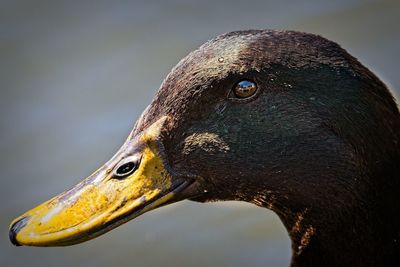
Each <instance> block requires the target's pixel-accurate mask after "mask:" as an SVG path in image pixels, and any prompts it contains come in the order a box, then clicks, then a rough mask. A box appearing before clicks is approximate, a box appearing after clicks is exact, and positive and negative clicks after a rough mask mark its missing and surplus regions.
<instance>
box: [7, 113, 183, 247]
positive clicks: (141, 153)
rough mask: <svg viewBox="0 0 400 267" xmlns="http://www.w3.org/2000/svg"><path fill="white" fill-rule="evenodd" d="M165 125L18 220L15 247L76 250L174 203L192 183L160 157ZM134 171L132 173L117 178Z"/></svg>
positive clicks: (156, 125) (13, 238)
mask: <svg viewBox="0 0 400 267" xmlns="http://www.w3.org/2000/svg"><path fill="white" fill-rule="evenodd" d="M164 120H165V118H162V119H160V120H159V121H157V122H156V123H154V124H153V125H152V126H151V127H149V128H148V130H147V131H146V132H145V133H144V134H143V135H142V136H141V137H140V138H138V140H133V141H132V140H129V139H128V141H127V143H125V145H124V146H123V147H122V148H121V149H120V151H118V153H117V154H116V155H115V156H114V157H113V158H112V159H111V160H110V161H109V162H108V163H106V164H105V165H104V166H103V167H101V168H100V169H99V170H97V171H96V172H95V173H93V174H92V175H91V176H89V177H88V178H86V179H85V180H83V181H82V182H81V183H79V184H78V185H76V186H75V187H74V188H72V189H71V190H69V191H66V192H64V193H62V194H60V195H58V196H56V197H54V198H53V199H51V200H49V201H47V202H45V203H43V204H41V205H39V206H38V207H36V208H34V209H32V210H30V211H28V212H27V213H25V214H23V215H22V216H20V217H19V218H17V219H16V220H14V221H13V222H12V224H11V226H10V239H11V241H12V242H13V243H14V244H15V245H29V246H65V245H72V244H76V243H80V242H83V241H86V240H89V239H92V238H94V237H97V236H99V235H101V234H103V233H105V232H108V231H109V230H111V229H113V228H115V227H117V226H118V225H121V224H123V223H125V222H127V221H128V220H131V219H133V218H135V217H137V216H139V215H141V214H143V213H145V212H147V211H149V210H152V209H154V208H156V207H158V206H160V205H163V204H167V203H172V202H174V201H175V197H176V194H177V192H179V191H181V190H182V189H184V188H186V187H187V186H188V184H189V183H188V182H187V181H180V182H179V181H173V179H172V177H171V175H170V174H169V172H168V171H167V169H166V167H165V163H164V161H163V159H162V158H161V157H160V156H159V155H160V147H159V144H158V143H157V137H158V135H159V132H160V129H161V127H162V124H163V121H164ZM132 143H134V144H132ZM138 147H140V148H139V149H138ZM133 148H134V149H133ZM132 164H136V166H132ZM133 167H135V169H134V170H133V172H132V173H129V172H128V173H127V174H126V175H125V176H124V175H122V176H121V175H118V171H120V172H124V171H129V168H131V169H132V168H133ZM116 174H117V175H116Z"/></svg>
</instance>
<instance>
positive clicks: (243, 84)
mask: <svg viewBox="0 0 400 267" xmlns="http://www.w3.org/2000/svg"><path fill="white" fill-rule="evenodd" d="M256 92H257V85H256V83H255V82H252V81H249V80H243V81H240V82H238V83H237V84H236V85H235V87H234V88H233V93H234V94H235V96H236V97H237V98H247V97H250V96H252V95H254V94H255V93H256Z"/></svg>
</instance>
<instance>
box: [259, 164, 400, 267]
mask: <svg viewBox="0 0 400 267" xmlns="http://www.w3.org/2000/svg"><path fill="white" fill-rule="evenodd" d="M394 175H395V176H396V177H387V181H395V183H390V184H388V185H379V184H375V185H374V188H373V190H371V191H370V192H369V195H368V197H360V198H356V199H353V201H355V202H354V203H352V204H351V205H348V203H344V205H333V206H334V207H329V208H327V207H322V208H321V207H319V208H318V205H315V206H312V207H311V206H309V207H303V208H300V209H299V208H298V205H297V206H296V207H297V208H295V207H290V208H289V209H287V208H284V209H281V210H279V211H276V212H277V213H278V215H279V217H280V218H281V220H282V221H283V223H284V225H285V227H286V229H287V231H288V233H289V236H290V238H291V241H292V251H293V254H292V264H291V266H292V267H303V266H391V265H393V264H392V263H393V262H395V260H396V259H397V258H398V255H400V215H399V211H400V204H399V201H398V196H399V194H400V190H399V188H400V187H399V182H398V181H399V178H400V177H399V172H396V173H395V174H394ZM380 180H382V179H380ZM385 180H386V179H385ZM357 201H358V202H357ZM267 207H268V206H267Z"/></svg>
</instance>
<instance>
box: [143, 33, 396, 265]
mask: <svg viewBox="0 0 400 267" xmlns="http://www.w3.org/2000/svg"><path fill="white" fill-rule="evenodd" d="M219 58H223V59H224V60H223V62H222V63H221V62H219V61H218V59H219ZM220 61H221V60H220ZM245 78H248V79H252V80H254V81H256V82H257V84H258V87H259V90H261V92H260V95H259V96H258V97H257V98H256V99H252V101H251V102H248V103H242V102H240V101H232V100H231V101H230V100H229V99H227V96H228V94H229V92H230V90H231V88H232V87H233V86H234V85H235V83H237V82H238V81H240V80H241V79H245ZM159 114H171V115H170V116H171V118H173V120H172V122H171V123H170V124H169V125H168V126H169V127H168V129H165V132H166V135H167V137H166V140H165V146H166V150H167V152H166V154H167V155H168V156H169V160H170V164H171V166H173V167H174V169H175V171H176V172H178V173H186V172H187V171H188V170H190V174H191V175H195V176H199V177H203V178H204V181H202V182H201V185H202V186H204V187H205V188H207V190H208V191H209V193H208V194H207V195H205V196H201V197H200V198H199V199H198V200H199V201H208V200H243V201H248V202H252V203H255V204H256V205H259V206H263V207H267V208H270V209H272V210H274V211H275V212H276V213H277V214H278V215H279V217H280V218H281V219H282V221H283V223H284V224H285V226H286V228H287V230H288V232H289V235H290V237H291V239H292V244H293V246H292V247H293V265H294V266H383V265H384V264H383V263H386V264H389V263H390V262H391V261H393V260H394V258H395V256H396V255H400V254H399V253H400V245H399V242H400V215H399V212H400V204H399V203H400V201H398V196H399V195H400V186H399V184H400V177H399V166H400V148H399V140H400V116H399V111H398V109H397V106H396V104H395V102H394V101H393V97H392V96H391V95H390V93H389V91H388V90H387V88H386V86H385V85H384V84H383V83H382V82H381V81H380V80H379V79H378V78H377V77H376V76H375V75H374V74H373V73H371V72H370V71H369V70H368V69H367V68H365V67H364V66H362V65H361V64H360V63H359V62H358V61H357V60H356V59H355V58H354V57H352V56H351V55H349V54H348V53H347V52H346V51H345V50H343V49H342V48H340V46H339V45H337V44H336V43H334V42H331V41H328V40H326V39H324V38H322V37H320V36H316V35H312V34H306V33H299V32H292V31H240V32H231V33H228V34H224V35H221V36H219V37H217V38H216V39H214V40H211V41H209V42H207V43H206V44H204V45H203V46H201V47H200V48H199V49H198V50H196V51H194V52H192V53H191V54H189V55H188V56H187V57H186V58H185V59H183V60H182V61H181V62H180V63H179V64H178V65H177V66H176V67H175V68H174V69H173V71H172V72H171V73H170V74H169V75H168V77H167V78H166V80H165V81H164V83H163V84H162V86H161V89H160V91H159V92H158V94H157V96H156V97H155V99H154V101H153V103H152V104H151V105H150V108H149V109H148V111H147V112H146V113H145V115H144V118H143V119H142V120H141V122H140V123H138V124H137V125H136V127H135V129H136V131H137V132H140V131H141V130H142V129H144V128H146V126H147V125H149V124H151V123H152V122H153V121H154V120H155V118H157V117H158V116H159ZM205 132H206V133H212V134H215V135H216V136H218V137H219V139H220V140H222V141H223V143H224V146H227V147H229V150H228V151H225V150H224V149H221V147H219V146H218V145H215V144H212V143H211V144H210V143H209V142H206V141H205V140H201V141H200V140H196V139H194V140H189V141H191V142H188V136H192V135H193V134H196V133H205Z"/></svg>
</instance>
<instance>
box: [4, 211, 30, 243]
mask: <svg viewBox="0 0 400 267" xmlns="http://www.w3.org/2000/svg"><path fill="white" fill-rule="evenodd" d="M28 219H29V217H23V218H21V219H19V220H18V221H16V222H14V223H12V224H11V226H10V231H9V233H8V236H9V238H10V241H11V243H12V244H13V245H14V246H17V247H19V246H22V244H21V243H19V242H18V240H17V234H18V232H19V231H20V230H21V229H22V228H23V227H24V226H25V225H26V223H27V222H28Z"/></svg>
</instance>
